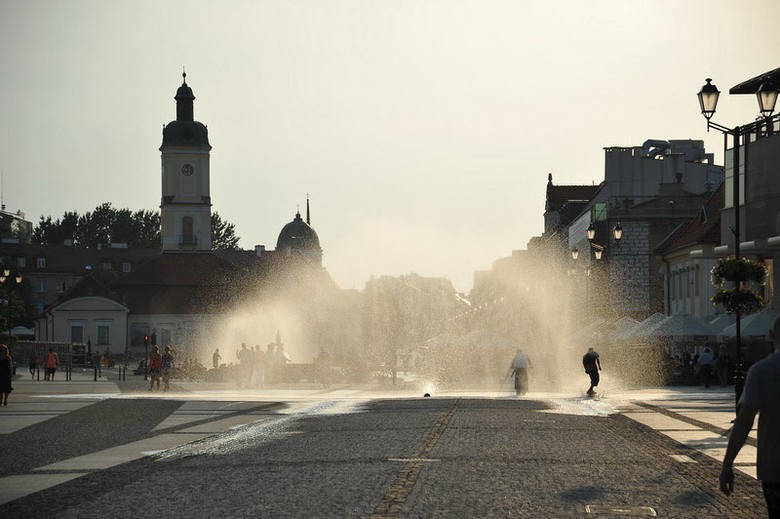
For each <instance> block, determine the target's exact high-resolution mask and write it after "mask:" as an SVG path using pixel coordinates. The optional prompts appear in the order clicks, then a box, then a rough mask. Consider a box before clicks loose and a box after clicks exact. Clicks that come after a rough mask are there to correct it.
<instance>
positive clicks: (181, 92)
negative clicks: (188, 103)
mask: <svg viewBox="0 0 780 519" xmlns="http://www.w3.org/2000/svg"><path fill="white" fill-rule="evenodd" d="M174 99H176V100H177V101H178V100H179V99H190V100H194V99H195V94H193V93H192V89H191V88H190V86H189V85H188V84H187V83H182V85H181V86H180V87H179V88H178V90H176V97H174Z"/></svg>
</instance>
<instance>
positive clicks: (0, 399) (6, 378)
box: [0, 344, 14, 406]
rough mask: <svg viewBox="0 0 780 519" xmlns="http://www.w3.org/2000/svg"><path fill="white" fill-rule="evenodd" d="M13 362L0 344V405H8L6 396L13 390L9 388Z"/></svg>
mask: <svg viewBox="0 0 780 519" xmlns="http://www.w3.org/2000/svg"><path fill="white" fill-rule="evenodd" d="M13 365H14V361H13V359H12V358H11V352H10V351H8V346H6V345H5V344H0V405H4V406H7V405H8V395H10V394H11V391H13V390H14V388H13V387H12V386H11V380H12V379H13V370H14V369H13Z"/></svg>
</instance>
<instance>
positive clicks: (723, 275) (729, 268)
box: [710, 257, 766, 287]
mask: <svg viewBox="0 0 780 519" xmlns="http://www.w3.org/2000/svg"><path fill="white" fill-rule="evenodd" d="M710 277H711V278H712V284H713V285H715V286H716V287H720V286H723V283H724V282H726V281H731V282H746V281H753V282H755V283H758V284H759V285H763V284H764V283H766V267H764V265H762V264H761V263H758V262H757V261H753V260H751V259H747V258H733V257H732V258H723V259H721V260H719V261H718V263H717V264H716V265H715V266H714V267H712V270H711V271H710Z"/></svg>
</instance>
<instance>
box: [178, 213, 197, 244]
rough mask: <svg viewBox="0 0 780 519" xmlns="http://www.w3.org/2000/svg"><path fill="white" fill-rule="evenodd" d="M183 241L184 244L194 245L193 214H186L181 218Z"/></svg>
mask: <svg viewBox="0 0 780 519" xmlns="http://www.w3.org/2000/svg"><path fill="white" fill-rule="evenodd" d="M181 243H182V245H192V244H193V243H194V241H193V236H192V216H185V217H184V218H182V219H181Z"/></svg>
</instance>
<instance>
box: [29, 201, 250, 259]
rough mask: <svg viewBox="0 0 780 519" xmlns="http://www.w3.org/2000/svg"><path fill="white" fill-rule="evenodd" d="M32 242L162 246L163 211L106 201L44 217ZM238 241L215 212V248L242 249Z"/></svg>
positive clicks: (228, 223)
mask: <svg viewBox="0 0 780 519" xmlns="http://www.w3.org/2000/svg"><path fill="white" fill-rule="evenodd" d="M32 241H33V243H39V244H60V245H61V244H63V243H65V242H66V241H70V243H71V244H72V245H73V246H74V247H83V248H91V247H97V246H98V245H104V246H106V245H109V244H111V243H126V244H127V245H128V247H132V248H154V247H160V246H161V243H162V241H161V236H160V212H159V211H150V210H148V209H139V210H137V211H131V210H130V209H127V208H124V209H117V208H115V207H112V206H111V203H110V202H105V203H103V204H100V205H99V206H97V207H96V208H95V209H94V210H92V211H87V212H86V213H84V214H81V215H80V214H78V213H77V212H76V211H66V212H65V213H64V214H63V215H62V217H61V218H57V219H56V220H53V219H52V217H51V216H45V217H44V216H41V217H40V220H39V221H38V223H37V224H36V226H35V228H34V229H33V232H32ZM238 241H239V237H238V236H237V235H236V228H235V225H234V224H232V223H230V222H227V221H224V220H222V218H221V217H220V216H219V213H217V212H214V213H212V214H211V243H212V248H213V249H238Z"/></svg>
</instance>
